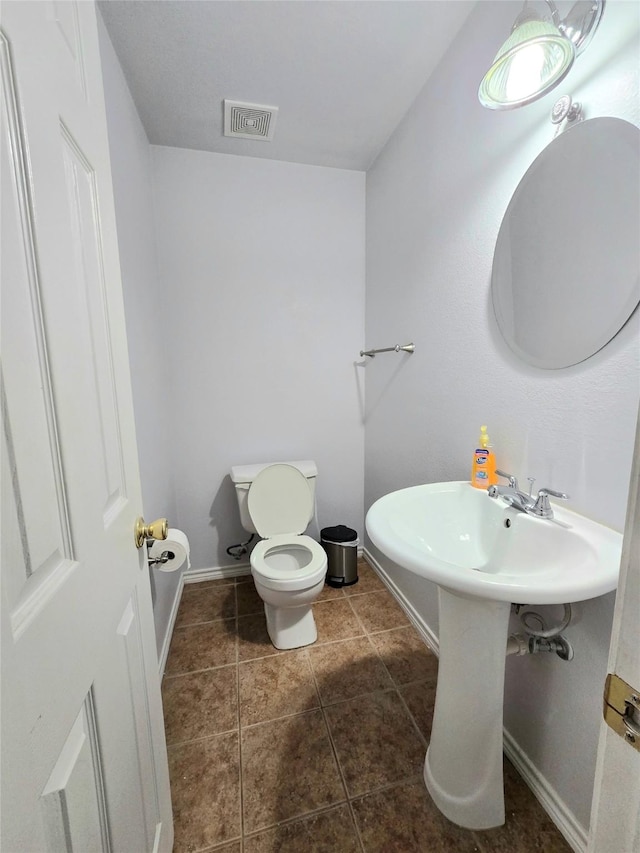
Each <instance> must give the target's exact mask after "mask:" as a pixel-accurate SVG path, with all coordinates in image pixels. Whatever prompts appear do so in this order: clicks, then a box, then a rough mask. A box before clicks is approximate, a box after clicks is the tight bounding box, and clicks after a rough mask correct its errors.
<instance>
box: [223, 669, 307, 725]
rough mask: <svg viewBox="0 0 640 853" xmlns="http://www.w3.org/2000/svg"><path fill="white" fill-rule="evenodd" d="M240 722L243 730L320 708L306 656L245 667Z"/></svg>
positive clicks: (241, 679)
mask: <svg viewBox="0 0 640 853" xmlns="http://www.w3.org/2000/svg"><path fill="white" fill-rule="evenodd" d="M239 670H240V708H241V711H240V718H241V723H242V725H243V726H249V725H253V724H254V723H264V722H267V720H275V719H277V718H278V717H284V716H287V715H289V714H298V713H300V712H302V711H310V710H311V709H312V708H317V707H318V706H319V704H320V702H319V699H318V693H317V691H316V687H315V683H314V680H313V675H312V672H311V666H310V664H309V660H308V658H307V654H306V652H291V654H287V655H280V656H274V657H266V658H259V659H258V660H253V661H248V662H247V663H241V664H240V667H239Z"/></svg>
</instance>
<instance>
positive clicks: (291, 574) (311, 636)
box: [231, 460, 327, 649]
mask: <svg viewBox="0 0 640 853" xmlns="http://www.w3.org/2000/svg"><path fill="white" fill-rule="evenodd" d="M317 473H318V471H317V468H316V465H315V463H314V462H312V461H310V460H306V461H302V462H287V463H275V464H268V463H266V464H261V465H236V466H234V467H233V468H232V469H231V480H232V481H233V483H235V487H236V495H237V497H238V506H239V507H240V519H241V521H242V526H243V527H244V529H245V530H248V531H249V532H250V533H258V534H259V536H261V537H262V540H263V541H262V542H259V543H258V544H257V545H256V547H255V548H254V549H253V551H252V552H251V574H252V575H253V580H254V583H255V585H256V589H257V591H258V595H259V596H260V598H261V599H262V600H263V601H264V612H265V614H266V617H267V630H268V632H269V637H270V638H271V642H272V643H273V645H274V646H275V647H276V648H277V649H296V648H299V647H300V646H308V645H309V644H310V643H314V642H315V641H316V639H317V637H318V632H317V630H316V623H315V620H314V618H313V612H312V610H311V605H312V604H313V602H314V601H315V599H316V598H317V597H318V595H319V594H320V592H321V590H322V588H323V586H324V579H325V575H326V571H327V555H326V553H325V551H324V549H323V548H322V546H321V545H319V544H318V543H317V542H316V541H315V540H314V539H311V538H310V537H309V536H304V535H303V534H304V531H305V530H306V529H307V525H308V524H309V522H310V521H311V518H312V516H313V509H314V504H315V481H316V476H317Z"/></svg>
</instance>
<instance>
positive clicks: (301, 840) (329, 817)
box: [244, 805, 360, 853]
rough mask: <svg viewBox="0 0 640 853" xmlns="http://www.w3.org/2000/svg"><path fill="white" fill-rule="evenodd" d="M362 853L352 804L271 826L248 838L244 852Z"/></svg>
mask: <svg viewBox="0 0 640 853" xmlns="http://www.w3.org/2000/svg"><path fill="white" fill-rule="evenodd" d="M301 851H309V853H360V845H359V844H358V836H357V834H356V830H355V827H354V825H353V819H352V817H351V813H350V811H349V807H348V806H346V805H344V806H337V807H336V808H333V809H330V810H329V811H326V812H321V813H320V814H315V815H311V816H310V817H305V818H302V820H296V821H293V822H292V823H287V824H285V825H284V826H279V827H276V828H275V829H268V830H266V831H265V832H261V833H259V834H258V835H253V836H251V837H250V838H245V841H244V853H301Z"/></svg>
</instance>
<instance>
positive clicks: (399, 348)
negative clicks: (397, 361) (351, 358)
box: [360, 344, 416, 358]
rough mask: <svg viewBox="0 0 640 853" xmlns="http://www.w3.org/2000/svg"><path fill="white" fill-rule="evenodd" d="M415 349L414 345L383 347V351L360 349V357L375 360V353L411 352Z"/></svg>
mask: <svg viewBox="0 0 640 853" xmlns="http://www.w3.org/2000/svg"><path fill="white" fill-rule="evenodd" d="M415 348H416V345H415V344H405V345H404V346H400V344H396V345H395V346H394V347H384V348H383V349H361V350H360V355H361V356H363V355H368V356H369V358H375V357H376V353H379V352H413V351H414V350H415Z"/></svg>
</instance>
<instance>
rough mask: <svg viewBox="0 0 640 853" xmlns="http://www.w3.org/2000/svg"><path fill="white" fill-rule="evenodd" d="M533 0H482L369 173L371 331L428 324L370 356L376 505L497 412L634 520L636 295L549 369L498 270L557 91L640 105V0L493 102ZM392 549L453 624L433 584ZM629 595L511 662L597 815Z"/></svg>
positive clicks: (417, 587) (546, 765) (579, 496)
mask: <svg viewBox="0 0 640 853" xmlns="http://www.w3.org/2000/svg"><path fill="white" fill-rule="evenodd" d="M520 8H521V4H520V3H519V2H518V3H511V2H496V3H494V2H483V3H479V4H478V6H477V7H476V9H475V10H474V12H473V13H472V15H471V17H470V18H469V20H468V22H467V23H466V25H465V26H464V27H463V29H462V30H461V32H460V34H459V35H458V37H457V39H456V40H455V41H454V43H453V45H452V47H451V48H450V50H449V52H448V53H447V55H446V56H445V58H444V60H443V61H442V63H441V64H440V66H439V68H438V69H437V71H436V73H435V74H434V76H433V77H432V78H431V79H430V81H429V82H428V83H427V85H426V86H425V88H424V89H423V91H422V93H421V94H420V96H419V97H418V99H417V100H416V102H415V103H414V105H413V107H412V109H411V110H410V111H409V113H408V114H407V116H406V117H405V119H404V121H403V122H402V123H401V125H400V126H399V128H398V129H397V130H396V132H395V134H394V135H393V136H392V137H391V139H390V141H389V142H388V144H387V146H386V147H385V149H384V151H383V153H382V154H381V155H380V157H379V158H378V160H377V161H376V163H375V164H374V166H373V168H372V169H371V170H370V171H369V173H368V175H367V306H366V334H367V342H368V343H371V344H373V345H377V344H379V343H381V344H382V345H384V344H386V343H389V342H395V341H400V340H402V341H404V340H407V341H408V340H413V341H415V344H416V352H415V354H414V355H412V356H402V357H398V356H387V357H386V358H379V359H376V360H375V362H373V363H370V364H368V365H367V367H366V376H367V382H366V399H367V406H366V427H365V432H366V450H365V472H366V476H365V509H366V508H367V507H368V506H370V505H371V503H372V502H373V501H374V500H375V499H376V498H378V497H379V496H380V495H382V494H384V493H386V492H389V491H392V490H394V489H397V488H402V487H404V486H409V485H414V484H417V483H421V482H437V481H441V480H456V479H467V478H468V476H469V472H470V464H471V457H472V452H473V449H474V447H475V442H476V439H477V435H478V430H479V426H480V424H483V423H486V424H488V425H489V433H490V435H491V438H492V440H493V444H494V446H495V450H496V454H497V459H498V462H499V465H500V467H502V468H504V469H506V470H508V471H510V472H514V473H516V474H517V475H519V476H520V477H522V478H525V477H527V476H535V477H537V478H538V483H537V485H538V486H541V485H549V486H551V487H555V488H558V489H562V490H565V491H567V492H569V493H570V494H571V496H572V500H571V504H570V505H571V507H572V508H573V509H575V510H577V511H578V512H582V513H584V514H586V515H588V516H591V517H593V518H595V519H597V520H599V521H601V522H604V523H605V524H609V525H612V526H614V527H616V528H618V529H622V527H623V525H624V513H625V506H626V500H627V488H628V482H629V469H630V460H631V454H632V448H633V437H634V430H635V421H636V417H637V413H638V390H639V370H638V367H639V364H638V363H639V358H638V356H639V351H638V331H639V322H638V320H639V318H638V312H636V315H635V316H634V317H633V318H632V320H631V321H630V322H629V323H628V324H627V326H626V327H625V328H624V329H623V330H622V331H621V332H620V334H619V335H618V336H617V337H616V338H615V339H614V340H613V342H611V343H610V344H609V345H608V346H607V347H605V348H604V349H603V350H602V351H601V352H599V353H598V354H597V355H595V356H594V357H593V358H591V359H589V360H588V361H586V362H584V363H582V364H579V365H577V366H575V367H571V368H567V369H563V370H556V371H543V370H537V369H535V368H532V367H529V366H527V365H526V364H524V363H522V362H520V361H519V360H518V359H517V358H516V356H515V355H513V353H512V352H511V351H510V350H509V349H508V347H507V346H506V344H505V343H504V341H503V340H502V338H501V335H500V332H499V331H498V329H497V327H496V325H495V321H494V318H493V311H492V307H491V301H490V292H489V283H490V276H491V264H492V257H493V249H494V245H495V240H496V237H497V234H498V229H499V226H500V222H501V218H502V216H503V213H504V211H505V209H506V207H507V204H508V202H509V199H510V197H511V194H512V193H513V191H514V189H515V187H516V185H517V183H518V181H519V180H520V178H521V177H522V175H523V174H524V172H525V171H526V170H527V168H528V167H529V165H530V164H531V162H532V161H533V160H534V159H535V157H536V156H537V154H538V153H539V152H540V151H541V150H542V148H543V147H544V146H545V145H546V144H547V143H548V142H549V141H550V140H551V138H552V136H553V132H554V128H553V127H552V125H551V124H550V122H549V120H548V116H549V113H550V110H551V107H552V105H553V103H554V101H555V99H556V98H557V97H559V96H560V95H561V94H564V93H565V92H568V93H571V94H572V96H573V97H574V98H575V99H577V100H580V101H581V102H583V104H584V106H585V110H586V113H587V116H590V117H594V116H598V115H613V116H619V117H621V118H626V119H628V120H629V121H632V122H633V123H635V124H638V123H639V120H640V101H639V99H638V72H639V67H638V62H637V56H638V33H639V26H638V18H639V11H638V5H637V4H635V3H627V2H618V3H609V4H607V8H606V11H605V14H604V18H603V21H602V24H601V26H600V30H599V31H598V33H597V34H596V36H595V38H594V40H593V42H592V44H591V46H590V48H589V50H588V51H587V52H586V53H585V54H583V55H582V56H581V57H579V58H578V61H577V63H576V65H575V67H574V69H573V70H572V71H571V73H570V74H569V76H568V77H567V79H566V81H565V82H564V83H563V84H561V86H560V87H559V88H558V89H556V91H555V92H553V93H551V94H549V95H547V97H546V98H544V99H542V100H541V101H538V102H537V103H535V104H532V105H530V106H528V107H526V108H524V109H521V110H515V111H513V112H504V113H494V112H491V111H489V110H485V109H483V108H482V107H481V106H480V105H479V103H478V101H477V97H476V92H477V88H478V84H479V81H480V79H481V77H482V75H483V73H484V71H485V70H486V67H487V66H488V65H489V64H490V62H491V60H492V58H493V55H494V53H495V51H496V50H497V48H498V46H499V45H500V44H501V42H502V41H503V40H504V38H505V37H506V34H507V33H508V31H509V28H510V25H511V23H512V21H513V19H514V18H515V16H516V15H517V13H518V11H519V10H520ZM593 203H594V204H595V205H597V203H598V200H597V199H595V198H594V200H593ZM571 227H572V223H571V222H567V223H566V228H567V229H570V228H571ZM382 562H383V564H384V565H385V566H387V567H388V568H389V571H390V573H391V574H392V576H393V577H394V579H396V580H397V582H398V584H399V585H400V587H401V588H402V589H403V590H404V591H405V593H406V594H407V595H408V597H409V598H410V599H411V600H412V601H413V602H414V603H415V604H416V606H417V608H418V609H419V611H420V612H421V614H422V615H423V617H424V618H425V620H426V622H427V623H428V624H429V625H430V626H431V627H432V628H433V629H434V630H436V631H437V596H436V589H435V587H434V586H431V585H429V584H428V583H418V579H417V578H414V577H408V576H407V573H404V572H401V571H399V570H398V569H397V567H395V568H394V567H393V566H392V565H389V563H388V562H387V561H382ZM613 598H614V596H613V595H609V596H606V597H603V598H601V599H597V600H595V601H592V602H586V603H583V604H580V605H577V606H576V608H575V609H576V618H575V621H574V625H573V626H572V627H571V628H570V629H569V630H568V631H567V632H566V635H567V637H569V639H570V640H571V642H572V643H573V644H574V646H575V652H576V656H575V660H574V661H573V662H572V663H569V664H568V663H563V662H562V661H560V660H559V659H557V658H555V657H553V659H550V658H546V659H544V658H543V659H538V658H531V659H521V658H517V659H510V660H509V662H508V666H507V669H508V672H507V685H506V705H505V723H506V726H507V728H508V730H509V731H510V732H511V734H512V735H514V737H515V738H516V740H517V742H518V744H519V745H520V747H521V748H522V749H523V751H524V752H525V754H526V755H527V756H528V757H529V758H530V760H531V761H532V762H533V763H534V765H535V766H536V767H537V768H538V770H539V771H540V772H541V773H543V774H544V776H546V778H547V780H549V782H550V783H551V784H552V785H553V786H554V787H555V788H556V790H557V791H558V793H559V795H560V797H561V798H562V799H563V800H564V801H565V803H566V804H567V806H568V808H569V810H570V811H571V812H572V813H573V815H574V817H575V819H576V820H577V821H578V822H579V823H580V824H582V827H583V828H586V826H587V825H588V820H589V808H590V802H591V789H592V777H593V769H594V764H595V754H596V746H597V735H598V726H599V718H600V702H601V700H600V696H601V693H602V682H603V679H604V675H605V671H606V660H607V651H608V642H609V632H610V626H611V616H612V610H613Z"/></svg>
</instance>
